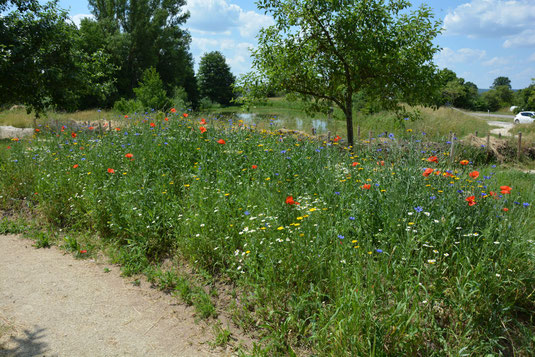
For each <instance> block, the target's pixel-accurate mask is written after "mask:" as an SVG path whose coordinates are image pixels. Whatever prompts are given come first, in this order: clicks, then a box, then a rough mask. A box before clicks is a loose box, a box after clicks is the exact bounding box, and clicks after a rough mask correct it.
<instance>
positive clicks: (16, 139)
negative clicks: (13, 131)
mask: <svg viewBox="0 0 535 357" xmlns="http://www.w3.org/2000/svg"><path fill="white" fill-rule="evenodd" d="M11 140H13V141H19V140H20V139H19V138H13V139H11Z"/></svg>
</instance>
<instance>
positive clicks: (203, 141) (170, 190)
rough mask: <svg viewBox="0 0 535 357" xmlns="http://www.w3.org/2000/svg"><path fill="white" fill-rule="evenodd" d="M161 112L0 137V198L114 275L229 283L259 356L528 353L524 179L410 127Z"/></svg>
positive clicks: (530, 323) (533, 267) (528, 197)
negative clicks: (161, 268)
mask: <svg viewBox="0 0 535 357" xmlns="http://www.w3.org/2000/svg"><path fill="white" fill-rule="evenodd" d="M167 118H168V120H165V118H164V116H163V115H162V116H161V117H156V116H132V117H131V118H130V119H129V120H130V122H129V125H128V126H125V127H123V128H121V129H120V130H113V131H110V132H107V133H104V134H103V135H100V134H99V133H97V132H95V131H94V130H88V129H84V130H79V131H77V132H74V131H71V130H69V128H67V130H65V131H64V132H58V133H55V132H48V130H47V129H45V130H43V131H42V132H40V133H39V135H38V136H37V138H36V139H34V140H32V142H31V143H30V142H25V141H19V142H13V143H10V146H11V148H10V149H8V150H6V153H7V154H6V155H2V156H0V190H1V192H2V194H1V197H0V204H1V206H2V207H3V208H8V207H13V205H16V203H17V202H22V201H23V202H25V203H26V204H30V205H31V206H33V207H35V209H36V210H37V211H38V212H39V214H40V215H41V217H43V218H45V219H46V220H47V221H48V222H50V224H52V225H55V226H57V227H62V228H69V229H82V230H90V231H92V232H96V233H98V235H99V236H100V237H101V239H103V240H104V242H107V243H108V244H112V245H114V246H116V247H118V253H117V260H118V261H120V262H121V263H122V265H123V269H124V271H125V272H126V273H134V272H140V271H143V270H146V269H150V266H151V264H154V263H157V262H159V261H161V260H163V259H165V258H168V257H170V256H179V257H181V258H182V259H184V260H185V261H187V262H189V264H190V265H191V266H194V267H197V268H198V269H202V270H203V271H207V272H208V273H209V274H211V275H212V276H214V277H216V278H219V279H221V280H226V281H230V283H231V284H232V285H234V286H235V287H236V289H237V290H238V291H239V294H238V295H237V298H236V300H235V304H234V307H233V308H234V309H235V317H236V320H235V321H236V322H239V323H241V324H244V327H248V328H256V329H259V331H258V332H259V333H260V334H261V335H263V336H264V337H266V339H265V340H264V341H265V343H264V344H263V346H262V349H263V351H264V353H271V354H276V355H280V354H291V353H292V351H301V353H304V354H318V355H337V356H338V355H355V356H359V355H363V356H364V355H366V356H368V355H370V356H371V355H389V356H400V355H411V356H418V355H419V356H433V355H434V356H443V355H486V354H500V353H502V354H508V353H512V351H514V353H516V354H519V355H533V353H534V352H535V348H534V347H535V346H534V344H535V341H534V340H533V338H532V336H533V335H534V333H535V329H534V320H533V318H534V315H533V311H535V294H534V292H535V264H534V263H535V260H534V252H535V251H534V248H535V247H534V244H535V242H534V240H533V236H534V235H533V228H532V225H531V224H530V223H529V222H531V221H532V220H533V218H534V214H533V210H532V206H531V204H532V203H533V198H534V194H533V192H534V190H533V189H532V188H534V187H532V188H530V184H529V181H528V180H523V181H522V182H523V183H522V185H517V183H518V181H517V179H516V176H513V175H508V174H503V173H499V172H497V171H496V169H495V168H494V167H491V166H479V167H476V165H477V164H478V161H475V160H474V161H473V163H471V164H468V165H466V166H464V165H461V164H460V163H459V161H460V160H461V159H467V160H471V159H473V158H474V157H477V156H478V155H479V154H478V152H477V149H462V148H461V149H460V150H459V151H458V155H459V156H458V157H455V158H453V160H452V159H451V158H449V157H448V146H447V145H446V144H445V141H446V140H445V139H443V140H441V141H440V142H439V143H434V144H431V143H429V142H427V140H428V139H427V136H426V135H421V134H417V133H416V131H412V132H406V133H407V140H406V141H403V142H398V141H397V139H396V138H395V137H394V138H391V139H384V140H374V141H373V142H372V144H371V145H362V146H359V147H358V148H356V151H355V152H352V151H351V150H349V149H348V148H345V147H343V146H342V145H339V143H338V142H335V143H333V144H326V143H322V142H318V141H314V140H309V139H304V138H298V137H291V136H290V137H287V136H280V135H277V134H275V133H271V132H267V131H264V132H255V131H250V130H249V128H246V127H244V126H243V125H241V124H239V123H238V124H237V125H236V124H233V125H232V126H229V125H227V124H226V122H224V123H219V124H218V125H216V124H217V122H215V123H213V124H211V125H208V124H205V125H204V127H206V128H207V131H206V132H205V133H204V134H202V133H201V131H200V130H199V128H200V126H201V124H200V123H199V119H191V117H189V118H184V117H183V116H180V115H168V116H167ZM216 127H217V128H216ZM221 139H223V140H224V142H223V141H220V140H221ZM127 154H131V155H127ZM468 155H473V156H468ZM434 156H436V160H435V159H434V158H433V157H434ZM427 159H430V160H427ZM435 161H436V162H435ZM425 168H432V169H433V172H432V173H431V174H430V175H429V176H424V175H423V173H424V169H425ZM476 170H477V171H478V174H479V175H476V173H475V172H474V171H476ZM470 173H472V176H470V175H469V174H470ZM505 185H507V186H511V187H512V191H511V192H510V193H507V192H509V191H508V190H507V189H506V188H504V189H501V188H500V186H505ZM517 186H520V187H517ZM501 190H502V191H503V192H502V193H500V191H501ZM520 193H522V194H523V195H520ZM471 196H474V197H473V199H468V200H467V198H469V197H471ZM470 202H475V204H471V203H470ZM258 326H261V327H258ZM303 351H304V352H303ZM257 352H258V351H257ZM259 353H260V352H259Z"/></svg>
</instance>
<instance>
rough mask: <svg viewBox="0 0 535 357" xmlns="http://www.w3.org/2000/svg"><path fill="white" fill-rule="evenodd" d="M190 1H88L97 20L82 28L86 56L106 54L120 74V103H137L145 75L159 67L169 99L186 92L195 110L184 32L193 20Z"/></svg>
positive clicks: (187, 38) (195, 93)
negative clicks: (126, 99)
mask: <svg viewBox="0 0 535 357" xmlns="http://www.w3.org/2000/svg"><path fill="white" fill-rule="evenodd" d="M185 4H186V1H185V0H121V1H115V0H89V7H90V9H91V12H92V14H93V15H94V16H95V18H96V20H95V21H92V20H86V21H83V22H82V24H81V28H80V31H81V32H82V36H84V37H85V38H86V39H88V42H87V44H88V45H87V46H88V47H89V46H91V47H90V48H87V51H89V52H94V51H96V50H98V49H103V50H104V51H105V52H106V53H108V54H109V55H110V57H111V61H112V63H113V64H114V65H116V66H117V67H118V68H120V70H119V72H118V73H117V88H118V96H119V97H124V96H126V97H132V96H133V94H134V88H135V87H136V86H137V84H138V83H139V81H140V80H141V78H142V75H143V72H144V71H145V70H147V69H148V68H150V67H154V68H155V69H156V71H157V72H158V73H159V75H160V77H161V79H162V81H163V83H164V86H165V89H166V91H167V93H168V94H171V93H173V91H174V90H175V87H183V88H185V90H186V92H187V94H188V98H189V100H190V101H191V102H192V103H193V104H194V105H196V103H197V102H198V91H197V84H196V79H195V72H194V70H193V58H192V56H191V53H190V52H189V45H190V42H191V38H190V35H189V33H188V32H187V31H186V30H184V29H182V28H181V25H183V24H184V23H185V22H186V20H187V19H188V17H189V13H187V12H186V11H184V9H183V7H184V5H185Z"/></svg>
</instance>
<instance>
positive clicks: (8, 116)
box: [0, 108, 120, 128]
mask: <svg viewBox="0 0 535 357" xmlns="http://www.w3.org/2000/svg"><path fill="white" fill-rule="evenodd" d="M119 117H120V115H119V114H118V113H114V112H111V111H106V110H103V111H97V110H84V111H79V112H74V113H61V112H58V113H57V112H49V113H47V114H46V116H43V117H42V118H40V119H38V120H37V125H42V126H46V125H49V124H50V125H52V124H54V123H56V121H58V122H61V123H67V122H70V121H79V122H87V121H97V120H110V119H114V120H115V119H116V118H119ZM34 118H35V116H34V114H33V113H31V114H28V113H26V109H24V108H16V109H13V110H4V111H1V112H0V126H3V125H5V126H7V125H11V126H14V127H16V128H33V127H34Z"/></svg>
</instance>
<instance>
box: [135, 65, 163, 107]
mask: <svg viewBox="0 0 535 357" xmlns="http://www.w3.org/2000/svg"><path fill="white" fill-rule="evenodd" d="M134 92H135V93H136V99H137V100H139V101H140V102H141V104H143V107H144V108H145V109H165V108H166V107H168V106H169V99H168V98H167V95H166V93H165V89H164V88H163V82H162V80H161V79H160V76H159V75H158V72H156V69H154V68H153V67H151V68H149V69H147V70H145V72H143V77H142V79H141V82H140V83H139V87H138V88H134Z"/></svg>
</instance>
